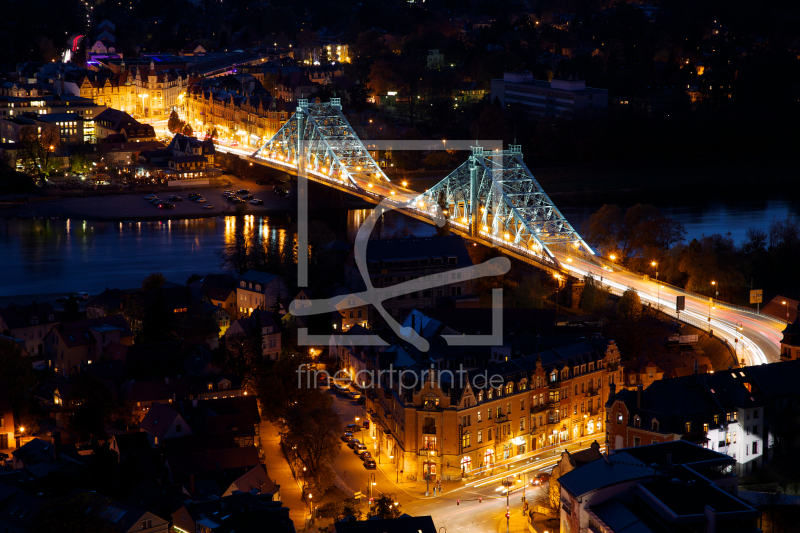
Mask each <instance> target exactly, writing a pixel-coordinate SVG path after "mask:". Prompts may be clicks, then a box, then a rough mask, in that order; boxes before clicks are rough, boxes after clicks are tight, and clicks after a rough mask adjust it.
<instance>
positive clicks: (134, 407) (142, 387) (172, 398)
mask: <svg viewBox="0 0 800 533" xmlns="http://www.w3.org/2000/svg"><path fill="white" fill-rule="evenodd" d="M120 397H121V399H122V401H124V402H125V403H126V404H127V405H128V408H129V409H130V410H131V413H133V415H134V416H136V417H137V418H138V419H139V420H142V419H144V417H145V415H146V414H147V411H149V410H150V408H151V407H152V406H153V405H154V404H156V403H162V404H170V403H174V402H178V401H183V400H191V399H192V398H196V390H195V383H194V380H193V379H192V378H189V377H183V378H172V379H170V378H163V379H152V380H148V381H128V382H126V383H124V384H123V385H122V387H121V388H120Z"/></svg>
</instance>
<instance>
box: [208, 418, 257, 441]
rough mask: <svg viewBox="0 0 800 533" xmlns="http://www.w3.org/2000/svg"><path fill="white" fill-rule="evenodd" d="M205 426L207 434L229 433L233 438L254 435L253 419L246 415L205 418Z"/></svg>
mask: <svg viewBox="0 0 800 533" xmlns="http://www.w3.org/2000/svg"><path fill="white" fill-rule="evenodd" d="M205 426H206V431H208V432H209V433H223V432H229V433H231V434H232V435H233V436H234V437H238V436H247V435H254V434H255V425H254V424H253V417H252V416H251V415H249V414H246V413H244V414H234V415H216V416H207V417H206V423H205Z"/></svg>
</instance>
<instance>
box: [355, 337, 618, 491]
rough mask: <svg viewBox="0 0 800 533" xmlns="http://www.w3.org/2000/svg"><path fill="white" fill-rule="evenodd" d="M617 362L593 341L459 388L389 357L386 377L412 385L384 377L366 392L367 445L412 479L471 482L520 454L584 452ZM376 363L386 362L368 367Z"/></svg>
mask: <svg viewBox="0 0 800 533" xmlns="http://www.w3.org/2000/svg"><path fill="white" fill-rule="evenodd" d="M389 351H390V352H391V349H390V350H389ZM619 358H620V354H619V351H618V349H617V347H616V344H615V343H614V342H613V341H605V340H602V339H595V340H593V341H591V342H582V343H577V344H575V345H571V346H568V347H565V348H561V349H559V350H549V351H546V352H542V353H539V354H537V355H531V356H526V357H521V358H517V359H511V360H509V361H503V362H499V363H495V364H492V365H489V366H487V367H483V368H479V369H474V370H470V371H469V372H468V378H467V376H463V379H461V378H460V377H459V375H458V373H457V372H453V371H450V370H440V369H438V368H436V366H435V365H432V364H431V365H430V366H428V364H426V362H424V361H415V362H414V363H413V364H412V365H410V366H409V365H407V363H404V362H403V361H404V359H403V358H402V357H398V358H396V359H395V362H394V363H393V366H394V368H395V369H399V368H405V369H406V370H411V371H412V373H413V374H414V380H415V381H416V384H415V385H413V386H410V387H409V383H407V382H403V383H402V384H401V383H399V381H398V379H396V375H395V379H394V382H393V383H390V382H389V379H388V378H386V377H385V376H384V379H383V381H382V382H381V384H380V387H381V389H382V390H380V391H378V392H377V393H374V392H370V391H368V394H367V408H368V409H369V410H370V411H371V412H372V420H373V422H375V423H374V424H373V426H374V427H373V428H372V432H373V436H374V437H376V438H377V439H378V442H379V447H381V448H382V449H383V450H384V452H385V453H386V455H389V456H394V457H396V458H397V460H399V461H400V462H399V463H398V465H397V468H398V469H399V470H401V471H403V472H405V473H406V475H408V474H411V475H413V476H415V477H416V478H417V479H423V478H425V477H427V478H429V479H440V478H441V479H445V478H448V477H449V478H450V479H453V478H457V477H461V476H471V475H475V474H480V473H483V472H486V471H487V470H491V469H492V468H494V467H495V466H497V465H501V464H504V462H506V461H509V460H512V459H519V458H520V457H524V456H525V454H528V453H533V452H536V451H539V450H542V449H548V448H553V447H558V446H562V445H563V444H564V443H572V442H576V441H583V440H586V441H587V442H589V441H591V440H595V439H597V438H598V436H602V435H603V430H604V424H605V410H604V403H605V398H606V396H607V391H608V390H609V388H608V387H609V384H611V383H613V382H615V381H619V380H620V379H621V370H620V368H619ZM380 359H382V360H384V361H385V360H386V359H387V358H386V357H383V358H377V357H376V358H375V359H374V360H375V361H378V360H380ZM373 364H374V365H377V363H373ZM381 370H389V369H388V368H383V367H381ZM454 374H455V378H454V377H453V376H454ZM539 453H541V452H539Z"/></svg>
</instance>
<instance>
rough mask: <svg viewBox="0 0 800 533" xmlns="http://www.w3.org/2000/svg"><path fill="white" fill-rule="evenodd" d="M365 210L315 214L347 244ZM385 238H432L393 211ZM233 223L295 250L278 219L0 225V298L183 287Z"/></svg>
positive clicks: (212, 258)
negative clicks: (148, 283)
mask: <svg viewBox="0 0 800 533" xmlns="http://www.w3.org/2000/svg"><path fill="white" fill-rule="evenodd" d="M367 215H368V211H367V210H353V211H333V212H326V213H323V214H321V215H320V216H323V217H324V220H325V222H326V223H327V224H328V225H329V226H330V227H331V229H332V230H333V232H334V233H335V234H336V235H337V236H338V237H339V239H341V240H344V241H347V242H348V243H352V242H353V241H354V239H355V235H356V233H357V231H358V227H359V226H360V225H361V223H363V221H364V220H365V219H366V217H367ZM384 220H385V222H384V228H385V231H384V232H383V234H384V236H392V235H394V234H399V233H401V232H403V230H405V231H410V232H412V233H414V234H415V235H430V234H432V233H433V229H432V228H431V227H430V226H428V225H427V224H425V223H423V222H420V221H417V220H413V219H408V218H406V217H404V216H403V215H400V214H398V213H387V214H386V215H385V216H384ZM237 224H238V225H242V226H241V227H242V229H244V230H245V231H249V230H250V229H253V230H255V232H256V234H257V235H259V236H260V237H261V239H263V240H266V241H267V242H268V243H276V244H277V246H278V248H279V250H280V251H281V252H284V251H285V250H286V249H287V247H290V248H289V250H294V249H295V248H296V245H297V233H296V227H295V226H293V225H292V224H290V223H289V222H288V221H287V220H286V219H285V218H283V217H255V216H252V215H248V216H244V217H241V218H239V219H237V218H236V217H226V218H205V219H192V220H173V221H162V222H86V221H83V220H0V296H2V295H14V294H46V293H59V292H66V291H88V292H90V293H92V294H95V293H97V292H100V291H102V290H103V289H105V288H106V287H119V288H132V287H138V286H140V285H141V283H142V280H143V279H144V278H145V277H146V276H147V275H148V274H150V273H151V272H161V273H162V274H164V276H166V277H167V279H168V280H170V281H173V282H176V283H185V282H186V280H187V278H188V277H189V276H190V275H191V274H193V273H197V274H201V275H202V274H206V273H208V272H214V271H219V270H220V269H221V268H220V260H219V256H218V254H217V252H218V251H219V250H220V249H221V248H222V247H223V246H224V245H225V244H226V243H230V242H232V240H233V238H234V236H235V234H236V230H237Z"/></svg>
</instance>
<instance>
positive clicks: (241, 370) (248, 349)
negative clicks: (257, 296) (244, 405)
mask: <svg viewBox="0 0 800 533" xmlns="http://www.w3.org/2000/svg"><path fill="white" fill-rule="evenodd" d="M256 312H257V311H256ZM219 367H220V368H221V369H222V372H223V373H228V372H229V373H232V374H236V376H237V377H238V378H239V379H240V380H241V381H242V388H243V389H245V390H254V389H255V388H256V384H257V382H258V378H259V377H260V376H261V343H260V342H259V344H258V347H257V349H256V345H255V342H254V340H253V338H251V337H248V336H247V335H245V334H244V333H233V334H231V335H226V336H225V346H224V349H223V350H222V351H221V353H220V357H219Z"/></svg>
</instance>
